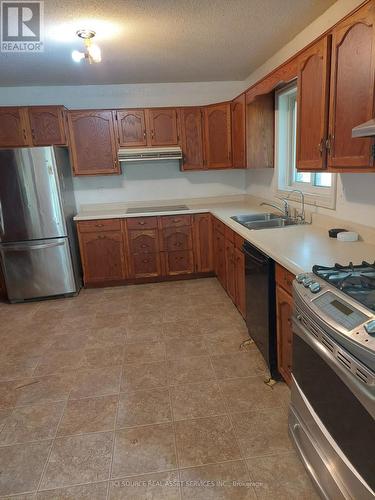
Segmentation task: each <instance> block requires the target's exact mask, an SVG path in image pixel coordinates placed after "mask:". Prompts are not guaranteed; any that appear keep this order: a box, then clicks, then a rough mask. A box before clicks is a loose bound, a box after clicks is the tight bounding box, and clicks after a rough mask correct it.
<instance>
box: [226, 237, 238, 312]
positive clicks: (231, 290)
mask: <svg viewBox="0 0 375 500" xmlns="http://www.w3.org/2000/svg"><path fill="white" fill-rule="evenodd" d="M225 271H226V284H227V287H226V290H227V293H228V295H229V297H230V298H231V299H232V300H233V302H235V301H236V262H235V257H234V243H233V242H232V241H229V240H225Z"/></svg>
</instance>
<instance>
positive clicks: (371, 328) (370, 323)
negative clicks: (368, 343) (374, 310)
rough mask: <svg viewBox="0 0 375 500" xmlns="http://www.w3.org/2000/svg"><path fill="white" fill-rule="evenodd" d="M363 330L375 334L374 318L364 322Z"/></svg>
mask: <svg viewBox="0 0 375 500" xmlns="http://www.w3.org/2000/svg"><path fill="white" fill-rule="evenodd" d="M365 330H366V332H367V333H368V334H369V335H375V319H372V320H370V321H368V322H367V323H366V324H365Z"/></svg>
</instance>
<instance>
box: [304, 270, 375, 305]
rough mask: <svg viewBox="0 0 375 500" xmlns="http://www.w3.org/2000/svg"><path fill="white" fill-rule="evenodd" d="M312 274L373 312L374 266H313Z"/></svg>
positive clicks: (374, 290)
mask: <svg viewBox="0 0 375 500" xmlns="http://www.w3.org/2000/svg"><path fill="white" fill-rule="evenodd" d="M313 272H314V274H316V275H317V276H319V277H320V278H322V279H323V280H325V281H327V283H329V284H331V285H333V286H334V287H335V288H337V289H338V290H341V291H342V292H344V293H346V294H347V295H349V297H352V298H353V299H355V300H357V301H358V302H360V303H361V304H363V305H364V306H365V307H368V308H369V309H371V310H372V311H375V264H369V263H367V262H362V264H360V265H353V263H352V262H351V263H350V264H349V265H348V266H342V265H341V264H335V265H334V266H333V267H323V266H314V267H313Z"/></svg>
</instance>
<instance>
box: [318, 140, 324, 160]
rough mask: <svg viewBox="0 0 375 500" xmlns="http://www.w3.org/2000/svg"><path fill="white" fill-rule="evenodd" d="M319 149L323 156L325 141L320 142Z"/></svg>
mask: <svg viewBox="0 0 375 500" xmlns="http://www.w3.org/2000/svg"><path fill="white" fill-rule="evenodd" d="M318 149H319V153H320V156H322V155H323V150H324V139H323V138H321V139H320V142H319V144H318Z"/></svg>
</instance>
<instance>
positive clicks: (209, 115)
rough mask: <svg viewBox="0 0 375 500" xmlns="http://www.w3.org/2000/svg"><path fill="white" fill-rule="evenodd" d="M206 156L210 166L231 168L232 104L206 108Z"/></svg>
mask: <svg viewBox="0 0 375 500" xmlns="http://www.w3.org/2000/svg"><path fill="white" fill-rule="evenodd" d="M204 139H205V158H206V161H207V167H208V168H231V167H232V157H231V127H230V104H229V103H224V104H216V105H215V106H207V107H206V108H204Z"/></svg>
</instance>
